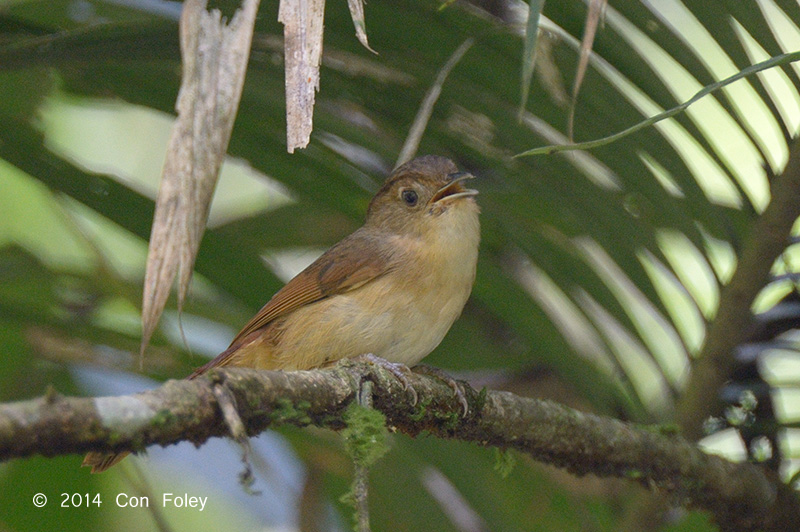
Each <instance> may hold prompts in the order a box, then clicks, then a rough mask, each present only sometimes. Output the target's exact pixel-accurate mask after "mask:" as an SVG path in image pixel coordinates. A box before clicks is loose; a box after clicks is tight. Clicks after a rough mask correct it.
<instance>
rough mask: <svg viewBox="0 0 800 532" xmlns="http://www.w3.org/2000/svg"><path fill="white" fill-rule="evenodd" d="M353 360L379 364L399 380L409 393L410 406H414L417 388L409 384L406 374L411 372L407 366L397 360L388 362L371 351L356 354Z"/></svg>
mask: <svg viewBox="0 0 800 532" xmlns="http://www.w3.org/2000/svg"><path fill="white" fill-rule="evenodd" d="M355 360H362V361H364V362H369V363H370V364H374V365H376V366H379V367H381V368H383V369H385V370H386V371H388V372H389V373H391V374H392V375H394V377H395V378H396V379H397V380H398V381H400V384H402V385H403V390H404V391H407V392H409V393H410V394H411V406H416V404H417V390H415V389H414V387H413V386H411V383H410V382H409V380H408V375H410V374H411V370H410V369H409V368H408V366H406V365H405V364H401V363H399V362H389V361H388V360H386V359H385V358H381V357H379V356H377V355H373V354H372V353H366V354H364V355H360V356H357V357H355Z"/></svg>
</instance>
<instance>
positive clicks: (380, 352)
mask: <svg viewBox="0 0 800 532" xmlns="http://www.w3.org/2000/svg"><path fill="white" fill-rule="evenodd" d="M472 177H473V176H472V175H470V174H468V173H465V172H459V171H458V169H457V168H456V166H455V164H454V163H453V162H452V161H450V160H449V159H446V158H444V157H437V156H431V155H429V156H425V157H419V158H417V159H414V160H413V161H410V162H408V163H406V164H404V165H402V166H400V167H398V168H397V169H396V170H395V171H394V172H392V174H391V175H390V176H389V177H388V178H387V179H386V182H385V183H384V184H383V187H381V189H380V190H379V191H378V193H377V194H375V197H374V198H373V199H372V201H371V202H370V204H369V207H368V209H367V219H366V222H365V223H364V225H363V226H362V227H360V228H359V229H357V230H356V231H355V232H354V233H352V234H351V235H349V236H347V237H345V238H344V239H343V240H341V241H340V242H339V243H337V244H335V245H334V246H333V247H332V248H330V249H329V250H328V251H326V252H325V253H323V254H322V256H320V257H319V258H318V259H317V260H316V261H314V262H313V263H312V264H311V265H310V266H308V267H307V268H306V269H305V270H303V271H302V272H300V273H299V274H298V275H297V276H296V277H294V278H293V279H292V280H291V281H289V282H288V283H287V284H286V286H284V287H283V288H282V289H281V290H279V291H278V292H277V293H276V294H275V295H274V296H273V297H272V299H270V300H269V302H268V303H267V304H266V305H264V307H263V308H262V309H261V310H260V311H259V312H258V314H256V315H255V316H254V317H253V319H251V320H250V322H249V323H247V325H245V326H244V328H243V329H242V330H241V331H240V332H239V334H237V335H236V337H235V338H234V339H233V342H231V345H230V347H228V349H226V350H225V351H223V352H222V353H220V354H219V355H218V356H217V357H216V358H215V359H214V360H212V361H211V362H209V363H208V364H206V365H204V366H203V367H201V368H199V369H197V370H196V371H195V372H194V373H192V375H191V376H190V377H189V378H194V377H196V376H198V375H201V374H203V373H204V372H205V371H207V370H209V369H211V368H214V367H218V366H238V367H247V368H257V369H272V370H276V369H282V370H305V369H312V368H320V367H325V366H328V365H331V364H333V363H335V362H337V361H339V360H341V359H344V358H353V357H357V356H360V355H365V354H372V355H375V356H377V357H380V358H382V359H385V360H386V361H388V362H390V363H395V364H403V365H406V366H413V365H415V364H417V363H418V362H419V361H420V360H422V359H423V358H424V357H425V356H426V355H428V353H430V352H431V351H433V349H434V348H435V347H436V346H437V345H439V342H441V341H442V338H444V336H445V334H446V333H447V331H448V330H449V329H450V326H451V325H452V324H453V322H454V321H455V320H456V318H458V316H459V315H460V314H461V311H462V309H463V308H464V304H465V303H466V302H467V298H468V297H469V294H470V292H471V290H472V284H473V282H474V281H475V267H476V265H477V260H478V242H479V240H480V224H479V221H478V213H479V212H480V209H479V208H478V205H477V203H476V202H475V200H474V196H475V195H476V194H477V193H478V192H477V191H476V190H471V189H467V188H464V186H463V182H464V181H465V180H466V179H470V178H472ZM127 454H128V453H119V454H103V453H95V452H91V453H89V454H87V455H86V458H85V459H84V461H83V465H84V466H91V467H92V472H93V473H98V472H101V471H105V470H106V469H108V468H109V467H111V466H113V465H114V464H116V463H117V462H119V461H120V460H121V459H122V458H124V457H125V456H126V455H127Z"/></svg>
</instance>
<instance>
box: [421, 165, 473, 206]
mask: <svg viewBox="0 0 800 532" xmlns="http://www.w3.org/2000/svg"><path fill="white" fill-rule="evenodd" d="M447 177H449V178H450V182H449V183H447V184H446V185H445V186H443V187H442V188H440V189H439V190H437V191H436V194H434V195H433V197H432V198H431V201H430V203H439V202H442V201H451V200H454V199H457V198H466V197H469V196H476V195H477V194H478V191H477V190H474V189H471V188H464V187H463V186H462V185H461V182H462V181H466V180H467V179H474V178H475V176H474V175H472V174H470V173H469V172H456V173H454V174H450V175H448V176H447Z"/></svg>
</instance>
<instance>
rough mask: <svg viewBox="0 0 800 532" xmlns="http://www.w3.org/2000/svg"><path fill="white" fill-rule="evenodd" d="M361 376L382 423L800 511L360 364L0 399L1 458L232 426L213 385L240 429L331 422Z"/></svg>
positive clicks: (751, 507) (673, 488) (666, 442)
mask: <svg viewBox="0 0 800 532" xmlns="http://www.w3.org/2000/svg"><path fill="white" fill-rule="evenodd" d="M364 379H369V380H370V381H372V382H373V383H374V398H373V405H374V408H375V409H377V410H379V411H381V412H382V413H383V414H384V415H385V416H386V419H387V423H388V425H389V426H390V427H393V428H395V429H397V430H399V431H402V432H405V433H406V434H409V435H411V436H414V435H416V434H419V433H420V432H422V431H426V432H427V433H429V434H432V435H434V436H437V437H441V438H454V439H459V440H463V441H471V442H475V443H478V444H480V445H486V446H495V447H498V448H500V449H516V450H518V451H520V452H524V453H527V454H529V455H530V456H532V457H533V458H535V459H537V460H539V461H542V462H545V463H548V464H551V465H555V466H557V467H561V468H564V469H567V470H569V471H571V472H572V473H574V474H577V475H584V474H588V473H592V474H595V475H598V476H603V477H610V476H613V477H620V478H627V479H630V480H634V481H636V482H639V483H640V484H642V485H644V486H647V487H649V488H651V489H657V490H659V491H661V492H663V493H667V494H669V495H670V496H672V498H673V499H674V500H675V501H676V502H678V503H681V504H686V505H688V506H692V507H696V508H701V509H705V510H708V511H710V512H711V513H712V514H713V515H714V517H715V519H716V520H717V522H718V523H719V524H720V525H721V526H722V527H723V529H724V530H788V528H786V527H787V526H789V523H796V522H798V520H800V500H798V497H797V495H796V494H795V492H793V491H792V490H791V489H790V488H789V487H788V486H786V485H784V484H782V483H781V482H780V481H779V480H778V479H777V478H776V477H773V476H772V475H771V473H769V472H768V471H765V470H763V469H761V468H759V467H757V466H755V465H752V464H748V463H738V464H737V463H733V462H729V461H727V460H725V459H722V458H720V457H717V456H713V455H707V454H705V453H703V452H702V451H700V450H699V449H698V448H697V447H696V446H694V445H693V444H691V443H689V442H687V441H686V440H684V439H682V438H680V437H678V436H672V435H664V434H662V433H660V432H659V431H654V430H648V429H647V428H639V427H635V426H633V425H630V424H627V423H623V422H621V421H618V420H615V419H611V418H604V417H600V416H595V415H591V414H586V413H582V412H578V411H576V410H572V409H570V408H567V407H565V406H562V405H559V404H557V403H553V402H549V401H541V400H536V399H528V398H523V397H519V396H516V395H514V394H511V393H508V392H497V391H489V392H482V393H480V394H479V393H476V392H474V391H472V390H470V389H468V390H467V391H468V393H467V399H468V402H469V406H470V412H469V414H468V415H467V416H466V417H464V416H462V414H461V413H462V410H463V408H462V406H461V404H460V403H459V400H458V399H457V398H456V397H455V396H454V395H453V393H452V390H451V388H450V387H449V386H447V385H446V384H444V383H442V382H441V381H440V380H439V379H436V378H431V377H427V376H421V375H412V376H411V377H409V380H410V383H411V384H412V385H413V386H414V388H415V389H416V391H417V393H418V395H419V402H418V404H417V405H416V406H415V405H412V404H411V401H410V394H409V393H408V391H406V390H404V389H403V386H402V385H401V384H400V383H399V382H397V381H396V380H395V379H394V377H392V376H391V375H388V374H386V373H385V372H384V370H382V369H380V368H377V367H375V366H373V365H370V364H363V363H346V364H342V365H339V366H337V367H335V368H332V369H329V370H318V371H298V372H271V371H255V370H247V369H238V368H235V369H224V370H214V371H211V372H209V374H208V375H206V376H203V377H201V378H198V379H195V380H192V381H185V380H183V381H168V382H166V383H165V384H164V385H162V386H161V387H159V388H156V389H154V390H150V391H146V392H142V393H139V394H135V395H128V396H120V397H100V398H77V397H62V396H60V395H58V394H56V393H50V394H47V395H46V396H44V397H40V398H37V399H33V400H29V401H21V402H15V403H6V404H0V460H9V459H12V458H22V457H26V456H31V455H34V454H39V455H43V456H57V455H63V454H70V453H84V452H86V451H106V452H107V451H124V450H132V451H138V450H142V449H144V448H145V447H147V446H148V445H153V444H160V445H168V444H172V443H177V442H179V441H191V442H193V443H195V444H200V443H203V442H204V441H206V440H207V439H208V438H210V437H213V436H227V435H228V433H229V430H230V429H229V426H228V423H226V421H225V418H224V416H223V414H222V412H221V410H220V407H219V405H218V403H217V397H216V394H215V392H214V389H215V386H217V387H218V386H223V387H224V388H225V389H226V390H227V391H228V392H229V393H230V395H231V397H232V398H233V400H234V402H235V404H236V405H237V407H238V413H239V416H240V418H241V420H242V422H243V424H244V427H245V430H246V432H247V434H249V435H255V434H258V433H260V432H262V431H263V430H265V429H266V428H268V427H270V426H276V425H281V424H292V425H297V426H307V425H316V426H321V427H328V428H332V429H336V430H338V429H342V428H344V426H345V423H344V421H343V418H344V413H345V411H346V409H347V407H348V406H349V405H350V403H351V402H352V401H353V398H354V397H355V395H356V393H357V392H358V390H359V389H360V386H361V383H362V382H363V380H364ZM423 405H424V406H423Z"/></svg>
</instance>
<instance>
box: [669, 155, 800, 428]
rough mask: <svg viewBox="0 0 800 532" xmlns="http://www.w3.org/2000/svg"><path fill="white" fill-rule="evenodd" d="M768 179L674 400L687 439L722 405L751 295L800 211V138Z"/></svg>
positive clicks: (747, 323) (747, 327)
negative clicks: (765, 199) (766, 194)
mask: <svg viewBox="0 0 800 532" xmlns="http://www.w3.org/2000/svg"><path fill="white" fill-rule="evenodd" d="M771 185H772V186H771V190H770V192H771V195H772V200H771V201H770V202H769V205H767V208H766V209H765V210H764V212H763V213H761V215H760V216H759V217H758V218H757V219H756V220H755V221H754V222H753V225H752V228H751V229H750V233H749V235H748V236H747V239H746V240H745V241H744V243H743V246H742V251H741V253H740V254H739V261H738V265H737V266H736V271H735V272H734V274H733V277H732V278H731V280H730V282H729V283H728V284H727V285H726V286H724V287H723V288H722V292H721V294H720V301H719V306H718V308H719V310H718V312H717V316H716V318H715V319H714V322H713V323H712V324H711V326H710V327H709V329H708V336H707V337H706V342H705V344H704V346H703V350H702V352H701V354H700V356H699V358H698V362H697V364H695V366H694V367H693V368H692V373H691V376H690V378H689V382H688V383H687V384H686V386H685V388H684V389H685V392H684V395H683V397H681V400H680V401H679V403H678V405H677V422H678V425H679V426H680V427H681V430H682V431H683V434H684V435H685V436H686V437H687V438H689V439H690V440H699V439H700V438H702V437H703V436H704V434H703V422H704V421H705V420H706V419H708V418H709V416H713V415H718V414H719V412H720V410H721V408H720V401H719V390H720V389H722V385H723V384H725V381H727V380H728V379H729V378H730V375H731V373H732V371H733V368H734V363H735V360H734V355H733V353H734V349H735V348H736V346H738V345H741V344H743V343H745V342H746V341H747V340H748V337H749V335H750V333H751V331H752V324H753V313H752V311H751V307H752V305H753V301H754V300H755V298H756V296H757V295H758V293H759V292H760V291H761V289H762V288H763V287H764V286H765V285H766V283H767V279H768V277H769V272H770V270H771V269H772V265H773V264H774V262H775V259H777V258H778V256H779V255H780V254H781V253H783V252H784V251H785V250H786V247H787V246H788V244H789V237H790V236H791V231H792V226H793V225H794V223H795V220H797V218H798V217H800V196H798V191H799V190H800V139H795V141H794V143H793V144H792V145H791V146H790V151H789V161H788V163H787V164H786V167H785V168H784V170H783V172H782V173H781V175H779V176H777V177H776V178H775V179H773V181H772V183H771Z"/></svg>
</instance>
